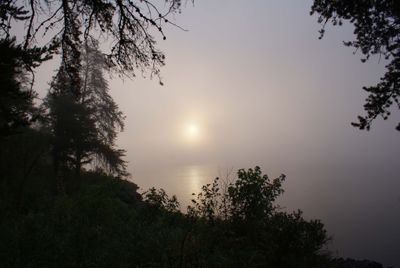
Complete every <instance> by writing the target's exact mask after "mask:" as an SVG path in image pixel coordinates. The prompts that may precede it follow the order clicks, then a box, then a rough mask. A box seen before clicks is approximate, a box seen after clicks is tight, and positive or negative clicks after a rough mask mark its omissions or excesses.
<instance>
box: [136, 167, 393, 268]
mask: <svg viewBox="0 0 400 268" xmlns="http://www.w3.org/2000/svg"><path fill="white" fill-rule="evenodd" d="M238 168H240V167H232V166H231V167H226V166H213V165H164V166H162V165H161V166H158V167H157V168H155V167H153V166H149V167H146V166H136V167H135V169H134V170H133V171H131V172H132V175H133V179H132V180H133V181H134V182H135V183H137V184H138V185H139V187H140V188H141V191H144V190H146V189H148V188H150V187H152V186H155V187H156V188H163V189H165V190H166V191H167V193H168V194H169V195H173V194H175V195H177V197H178V200H179V201H180V203H181V208H182V210H184V211H185V209H186V206H187V205H188V204H189V203H190V200H191V199H192V193H198V192H199V191H200V189H201V186H202V185H205V184H207V183H210V182H211V181H212V180H213V179H214V178H215V177H217V176H218V177H221V178H225V177H226V176H229V177H231V178H234V177H235V175H236V171H237V169H238ZM261 168H262V170H263V173H264V174H268V175H269V177H270V178H271V179H273V178H275V177H278V176H279V175H280V174H281V172H282V173H284V174H286V175H287V178H286V181H285V183H284V185H283V188H284V189H285V193H284V194H283V195H282V196H281V197H280V198H279V199H278V201H277V203H278V204H279V205H280V206H282V207H283V208H284V209H285V210H287V211H293V210H297V209H301V210H302V211H303V212H304V216H305V218H307V219H320V220H322V222H323V223H324V224H325V227H326V229H327V230H328V233H329V235H331V236H332V237H333V242H332V243H331V244H330V249H331V250H332V251H333V253H334V255H338V256H344V257H352V258H357V259H365V258H368V259H372V260H376V261H379V262H382V263H384V264H386V265H394V266H395V267H396V266H399V264H400V263H399V259H400V257H399V256H400V255H399V253H400V228H399V226H400V179H399V178H398V176H397V174H399V173H397V174H396V173H393V168H389V167H388V168H387V170H388V171H387V172H386V173H382V167H380V168H379V170H380V172H379V173H378V172H376V171H375V170H378V169H377V168H375V167H374V166H369V167H363V168H362V169H363V171H362V172H361V171H360V172H359V173H360V174H358V172H357V170H361V169H360V168H355V167H350V166H324V167H321V166H320V167H318V168H316V167H315V166H314V167H313V166H309V167H305V166H304V165H299V166H296V165H293V166H292V167H289V169H288V168H286V170H282V171H278V170H274V169H267V168H266V167H265V166H263V165H261ZM366 169H367V170H366ZM389 170H392V171H389ZM366 171H367V172H366ZM361 173H362V174H364V175H363V176H360V175H361ZM365 174H368V175H367V176H365ZM360 177H361V178H362V179H360ZM355 178H358V179H355ZM399 267H400V266H399Z"/></svg>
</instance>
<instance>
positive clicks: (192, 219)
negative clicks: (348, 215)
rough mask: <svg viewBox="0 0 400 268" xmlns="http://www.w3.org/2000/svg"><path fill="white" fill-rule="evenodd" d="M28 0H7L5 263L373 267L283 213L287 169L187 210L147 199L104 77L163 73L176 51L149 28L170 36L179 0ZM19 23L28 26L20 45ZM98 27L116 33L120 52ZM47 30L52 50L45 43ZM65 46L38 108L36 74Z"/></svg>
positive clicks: (241, 180) (238, 183)
mask: <svg viewBox="0 0 400 268" xmlns="http://www.w3.org/2000/svg"><path fill="white" fill-rule="evenodd" d="M27 2H28V3H29V5H27V6H25V5H24V2H23V1H2V2H0V85H1V92H0V96H1V99H0V112H1V113H0V148H1V150H0V266H1V267H113V266H115V267H311V268H312V267H348V266H346V265H348V264H349V262H352V264H351V265H353V264H354V265H360V266H359V267H375V266H365V265H364V264H367V265H370V264H371V265H375V264H376V263H373V262H357V261H350V260H349V261H342V260H340V259H339V260H337V259H334V258H332V257H331V256H330V255H329V252H328V251H327V250H326V246H327V243H328V242H329V240H330V239H329V237H328V236H327V232H326V230H325V229H324V225H323V224H322V223H321V222H320V221H319V220H306V219H304V218H303V216H302V213H301V211H296V212H285V211H283V210H282V209H279V206H277V204H275V200H276V198H277V197H278V196H279V195H281V194H282V193H283V188H282V183H283V181H284V178H285V177H284V176H283V175H282V176H280V177H278V178H276V179H274V180H270V179H269V178H268V176H266V175H263V174H262V172H261V169H260V168H259V167H255V168H254V169H248V170H243V169H242V170H239V171H238V173H237V178H236V179H235V180H234V181H232V182H227V183H221V181H220V180H219V179H218V178H217V179H215V180H214V181H213V183H212V184H207V185H205V186H203V187H202V189H201V193H200V194H198V195H197V196H196V198H195V199H194V200H193V201H192V205H191V206H189V207H188V210H187V212H186V213H183V212H182V211H181V210H180V209H179V208H180V207H179V203H178V201H177V199H176V197H174V196H173V197H169V196H168V195H167V194H166V193H165V191H163V190H157V189H155V188H152V189H150V190H149V191H147V192H145V193H144V194H142V195H141V194H139V193H138V186H137V185H135V184H134V183H132V182H129V181H128V180H126V178H127V176H128V173H127V172H126V163H125V161H124V159H123V156H124V151H123V150H121V149H118V148H117V147H116V145H115V139H116V136H117V133H118V131H120V130H122V129H123V119H124V118H123V114H122V113H121V111H119V109H118V106H117V105H116V103H115V102H114V100H113V99H112V98H111V96H110V95H109V88H108V84H107V80H106V79H105V78H104V72H105V71H106V70H109V69H110V68H111V69H113V68H114V69H116V70H118V71H119V72H120V73H122V74H124V73H130V74H132V73H133V71H134V69H135V68H142V70H143V69H150V71H151V73H152V74H154V75H159V70H158V68H159V66H161V65H162V64H163V63H164V56H163V54H162V53H161V52H159V51H158V50H157V49H156V47H155V41H154V39H153V37H152V36H151V35H150V34H149V32H150V31H151V29H155V30H157V31H158V32H159V33H161V34H162V36H164V34H163V30H162V26H163V25H164V24H166V23H169V22H168V19H167V17H168V16H169V15H170V14H171V13H174V12H177V11H178V10H179V8H180V4H181V1H179V0H170V1H166V3H167V4H168V8H167V12H165V13H161V12H160V11H159V10H158V9H157V8H156V7H155V6H154V5H153V4H152V2H151V1H136V2H137V3H135V1H115V2H113V1H107V2H106V1H102V0H98V1H82V0H70V1H66V0H62V1H37V0H35V1H34V0H29V1H27ZM146 12H147V13H146ZM39 14H40V15H39ZM15 22H23V23H25V24H26V28H25V31H26V33H25V35H24V38H23V41H22V43H20V44H17V43H16V41H15V40H16V39H15V38H14V37H12V36H11V33H12V31H11V29H12V28H11V26H12V25H13V23H15ZM57 30H59V31H57ZM98 30H100V31H102V32H105V33H106V34H108V35H109V36H110V37H111V39H112V40H113V41H115V42H113V43H112V44H113V45H114V46H113V47H112V49H111V51H110V52H109V53H108V54H107V53H103V52H104V51H103V52H101V51H100V48H99V47H100V46H99V43H98V41H96V38H94V37H93V35H94V34H96V33H97V34H98ZM52 33H56V34H55V35H51V34H52ZM39 34H45V36H47V37H48V38H49V42H48V43H46V45H43V46H39V45H37V44H35V43H34V41H35V36H37V35H39ZM57 53H60V54H61V65H60V67H59V69H58V72H57V74H56V75H55V77H54V78H53V80H52V81H51V85H50V89H49V92H48V94H47V96H46V98H45V100H44V102H43V103H42V104H41V105H36V104H35V98H36V93H35V92H34V91H33V87H32V85H33V82H34V69H35V68H36V67H37V66H39V65H40V64H41V63H42V62H44V61H46V60H49V59H50V58H51V57H52V56H53V55H55V54H57ZM361 265H364V266H361ZM376 265H379V264H376ZM351 267H353V266H351ZM355 267H358V266H355ZM376 267H378V266H376Z"/></svg>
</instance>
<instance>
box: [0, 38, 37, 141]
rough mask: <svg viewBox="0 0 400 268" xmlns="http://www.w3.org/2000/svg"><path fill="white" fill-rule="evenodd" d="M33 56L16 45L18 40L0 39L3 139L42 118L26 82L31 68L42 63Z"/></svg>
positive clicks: (0, 92) (1, 126)
mask: <svg viewBox="0 0 400 268" xmlns="http://www.w3.org/2000/svg"><path fill="white" fill-rule="evenodd" d="M33 54H34V51H30V52H29V51H28V52H27V51H24V50H23V49H22V48H21V46H18V45H15V39H2V40H0V85H1V90H0V136H8V135H10V134H13V133H15V131H17V130H18V128H23V127H25V126H28V125H29V124H30V123H31V122H32V121H35V119H36V118H37V116H38V115H39V111H38V110H37V109H36V108H35V107H34V104H33V101H34V98H35V97H36V94H35V93H34V92H33V91H32V89H31V88H30V87H29V85H28V83H27V79H26V76H27V72H28V71H29V69H28V68H27V66H28V65H31V64H34V62H37V61H40V59H39V60H38V59H37V58H36V59H35V55H33ZM27 62H28V63H27Z"/></svg>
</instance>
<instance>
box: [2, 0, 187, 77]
mask: <svg viewBox="0 0 400 268" xmlns="http://www.w3.org/2000/svg"><path fill="white" fill-rule="evenodd" d="M180 7H181V0H166V1H162V3H158V2H157V1H150V0H145V1H138V0H134V1H128V0H113V1H105V0H93V1H85V0H57V1H47V0H28V1H13V0H5V1H1V4H0V37H4V38H9V37H10V35H11V29H12V27H13V26H14V25H16V24H21V23H24V24H25V25H26V27H25V29H24V32H25V33H24V40H23V44H22V45H23V48H24V49H29V48H32V47H33V46H35V45H39V46H40V47H41V48H42V52H43V53H45V52H46V53H47V54H54V53H55V52H56V49H61V54H62V61H63V65H64V67H63V68H65V70H66V72H67V73H68V74H73V73H74V72H76V69H77V68H78V64H77V63H78V62H76V61H74V59H77V58H78V57H77V56H78V54H79V48H80V47H81V46H82V44H83V43H85V41H86V40H88V38H90V37H91V36H93V37H95V38H96V39H102V40H106V41H107V42H109V44H111V49H110V50H104V51H103V52H104V53H105V54H106V55H107V63H108V65H109V66H110V67H113V68H114V69H115V70H116V71H118V72H119V73H121V74H126V75H134V71H135V69H137V68H138V69H141V70H142V71H143V70H150V71H151V74H152V75H156V76H159V67H160V66H162V65H163V64H164V55H163V53H161V52H160V51H159V50H158V49H157V48H156V42H155V39H154V37H153V34H154V33H157V32H158V33H159V34H160V35H161V36H162V37H163V38H164V39H165V38H166V37H165V35H164V31H163V27H164V26H165V25H167V24H171V25H175V24H173V23H172V22H170V21H169V17H170V16H171V14H173V13H176V12H178V11H180ZM38 37H40V39H43V38H44V40H45V42H44V44H43V43H41V42H38V40H37V39H38Z"/></svg>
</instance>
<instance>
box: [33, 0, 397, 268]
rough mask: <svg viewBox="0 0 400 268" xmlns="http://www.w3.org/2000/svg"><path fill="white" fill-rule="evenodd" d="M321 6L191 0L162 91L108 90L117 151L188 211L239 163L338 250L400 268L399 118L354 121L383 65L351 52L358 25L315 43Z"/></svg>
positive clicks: (123, 86)
mask: <svg viewBox="0 0 400 268" xmlns="http://www.w3.org/2000/svg"><path fill="white" fill-rule="evenodd" d="M311 4H312V3H311V1H278V0H276V1H262V0H258V1H232V0H220V1H211V0H202V1H195V4H194V6H193V5H192V4H191V3H190V2H188V3H187V4H186V7H185V8H184V9H183V12H182V14H180V15H177V16H176V21H174V22H175V23H177V24H178V25H180V26H182V27H183V28H185V29H187V30H188V31H183V30H181V29H179V28H175V27H170V28H169V29H168V31H167V32H166V35H167V40H166V41H162V40H161V39H160V41H159V42H158V45H159V47H160V48H162V50H163V51H164V52H165V54H166V56H167V64H166V66H165V67H164V68H163V69H162V74H161V75H162V81H163V83H164V86H160V85H159V81H158V79H157V78H153V79H150V77H149V74H141V73H140V72H138V74H137V77H136V78H134V79H132V80H129V79H125V80H124V81H122V80H121V79H118V77H113V79H112V80H111V82H110V87H111V93H112V95H113V97H114V98H115V101H116V102H117V103H118V105H119V107H120V109H121V110H122V111H123V112H124V114H125V115H126V128H125V131H124V132H123V133H121V134H120V135H119V140H118V144H119V146H120V147H121V148H124V149H125V150H127V157H126V159H127V160H128V161H129V166H128V167H129V171H130V173H131V174H132V177H131V180H132V181H134V182H135V183H137V184H138V185H139V186H140V187H141V189H143V190H145V189H147V188H148V187H151V186H155V187H160V188H161V187H162V188H165V189H166V190H167V192H168V193H170V194H177V195H178V198H179V200H181V203H182V204H183V206H184V205H185V204H187V203H188V202H189V198H190V194H191V193H192V192H194V191H196V188H197V190H200V187H201V185H202V184H203V183H206V182H208V181H210V180H211V179H213V178H214V177H216V176H226V175H227V174H228V173H229V172H228V171H229V170H231V169H233V170H236V169H238V168H251V167H254V166H255V165H259V166H261V167H262V170H263V172H264V173H267V174H269V175H270V177H277V176H279V175H280V174H281V173H284V174H286V175H287V181H286V183H285V184H284V189H285V193H284V195H283V197H282V198H281V199H280V202H281V204H282V206H284V207H285V208H286V209H288V210H295V209H298V208H299V209H302V210H303V211H304V214H305V216H306V217H307V218H318V219H321V220H322V221H323V222H324V223H325V225H326V228H327V230H328V233H329V234H330V235H332V237H333V242H332V244H331V249H332V250H333V253H334V255H336V254H337V255H338V256H344V257H352V258H359V259H364V258H368V259H373V260H376V261H380V262H382V263H384V264H386V265H395V266H398V267H400V260H399V259H398V252H400V245H399V241H400V230H399V228H398V226H400V187H399V186H400V178H399V177H400V176H399V174H400V166H399V159H400V150H399V148H400V143H399V134H400V133H399V132H398V131H396V130H395V126H396V124H397V122H398V119H399V113H398V112H396V111H393V114H392V116H391V118H390V119H389V120H387V121H384V120H382V119H380V118H378V119H377V120H376V121H375V122H374V124H373V126H372V129H371V131H368V132H367V131H361V130H358V129H356V128H354V127H352V126H351V125H350V123H351V122H354V121H356V119H357V115H359V114H360V115H362V114H363V113H364V111H363V103H364V100H365V98H366V93H365V92H364V91H363V90H362V87H363V86H369V85H374V84H376V83H377V82H378V81H379V78H380V77H381V75H382V74H383V72H384V66H385V62H384V60H380V59H379V58H374V57H373V58H371V59H370V60H369V61H368V62H367V63H361V61H360V57H361V56H360V54H359V53H355V51H354V50H353V49H351V48H347V47H344V46H343V41H344V40H345V41H347V40H352V39H353V36H352V27H351V26H349V25H344V26H342V27H336V28H333V27H332V26H328V27H327V33H326V36H325V37H324V38H323V39H322V40H319V39H318V36H319V33H318V30H319V29H320V25H319V24H318V23H317V18H316V17H315V16H314V17H311V16H310V15H309V11H310V7H311ZM354 54H355V55H354ZM51 67H52V66H50V65H49V64H48V65H46V66H44V67H43V68H42V69H41V70H42V72H43V73H42V75H41V76H40V78H38V79H39V84H41V85H45V84H46V81H47V80H48V77H49V74H51V72H50V71H49V70H50V69H51ZM42 88H45V86H42ZM396 120H397V121H396ZM191 127H192V128H195V130H193V129H192V130H190V128H191ZM188 128H189V130H188ZM233 175H234V172H233V174H231V177H233Z"/></svg>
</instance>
